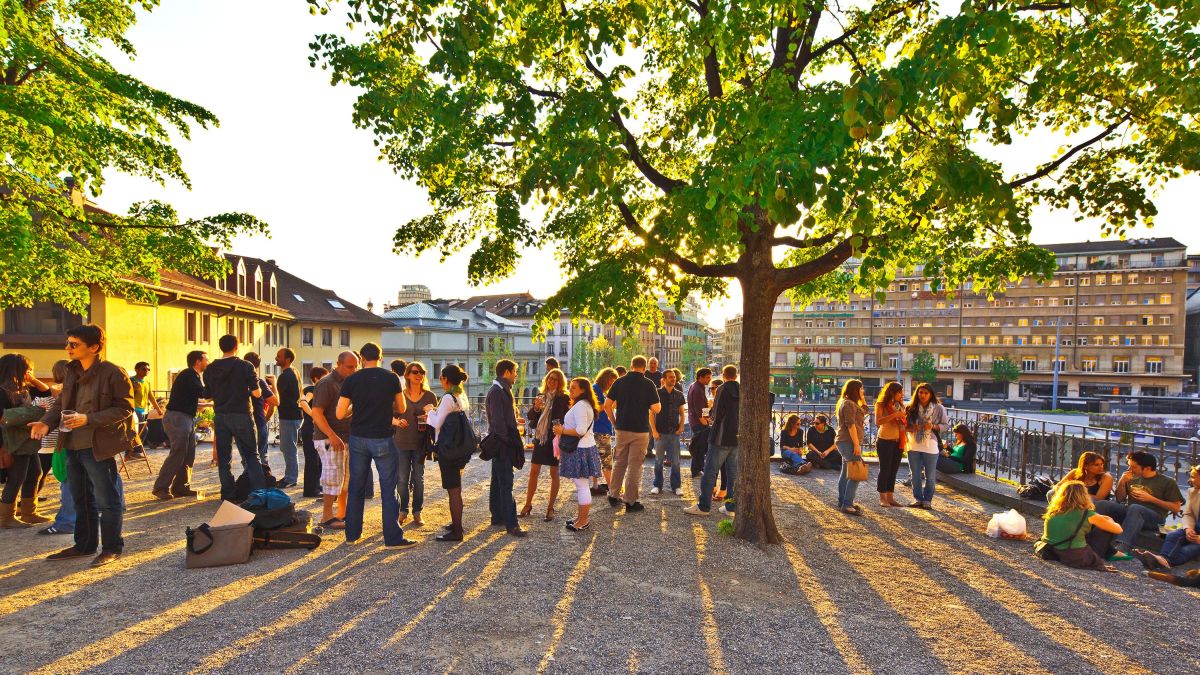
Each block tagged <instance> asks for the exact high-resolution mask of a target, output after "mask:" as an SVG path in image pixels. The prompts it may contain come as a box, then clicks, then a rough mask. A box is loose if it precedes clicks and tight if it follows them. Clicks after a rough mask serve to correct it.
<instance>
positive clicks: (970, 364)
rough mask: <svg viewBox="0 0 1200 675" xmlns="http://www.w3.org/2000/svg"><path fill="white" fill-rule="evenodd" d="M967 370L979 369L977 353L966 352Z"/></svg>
mask: <svg viewBox="0 0 1200 675" xmlns="http://www.w3.org/2000/svg"><path fill="white" fill-rule="evenodd" d="M967 370H979V355H978V354H968V355H967Z"/></svg>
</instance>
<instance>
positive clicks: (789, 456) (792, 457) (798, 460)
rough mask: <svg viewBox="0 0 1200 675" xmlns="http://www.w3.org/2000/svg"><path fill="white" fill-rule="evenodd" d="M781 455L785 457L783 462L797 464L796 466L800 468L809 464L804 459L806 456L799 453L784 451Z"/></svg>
mask: <svg viewBox="0 0 1200 675" xmlns="http://www.w3.org/2000/svg"><path fill="white" fill-rule="evenodd" d="M781 454H782V455H783V461H785V462H791V463H792V464H795V465H796V466H800V465H801V464H807V463H808V460H807V459H805V458H804V455H801V454H800V453H798V452H794V451H792V450H784V451H783V452H782V453H781Z"/></svg>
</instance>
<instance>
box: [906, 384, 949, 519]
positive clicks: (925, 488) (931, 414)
mask: <svg viewBox="0 0 1200 675" xmlns="http://www.w3.org/2000/svg"><path fill="white" fill-rule="evenodd" d="M907 412H908V419H907V422H908V438H907V445H906V446H905V448H906V449H907V450H908V469H909V471H910V472H911V473H912V491H913V500H914V501H913V503H912V504H909V506H911V507H913V508H918V509H926V510H929V509H932V508H933V495H934V492H935V490H936V489H937V461H938V457H941V455H942V449H941V447H940V446H941V443H939V442H938V439H939V438H940V437H941V434H942V431H943V430H945V429H946V427H948V426H950V418H949V416H947V415H946V409H945V408H943V407H942V404H941V403H940V402H938V398H937V394H935V393H933V387H930V386H929V385H928V384H925V383H924V382H922V383H921V384H918V385H917V388H916V389H914V390H913V396H912V400H911V401H910V402H909V404H908V409H907Z"/></svg>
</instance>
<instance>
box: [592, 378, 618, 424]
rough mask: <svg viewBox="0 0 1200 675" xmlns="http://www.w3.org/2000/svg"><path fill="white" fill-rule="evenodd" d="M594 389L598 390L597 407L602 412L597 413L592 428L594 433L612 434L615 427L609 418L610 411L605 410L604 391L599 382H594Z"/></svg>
mask: <svg viewBox="0 0 1200 675" xmlns="http://www.w3.org/2000/svg"><path fill="white" fill-rule="evenodd" d="M592 391H594V392H596V407H597V409H598V410H599V411H600V414H599V415H596V422H595V426H594V427H593V428H592V433H596V434H601V435H604V436H611V435H612V432H613V427H612V422H611V421H609V419H608V413H606V412H604V392H603V391H601V390H600V385H599V384H593V385H592Z"/></svg>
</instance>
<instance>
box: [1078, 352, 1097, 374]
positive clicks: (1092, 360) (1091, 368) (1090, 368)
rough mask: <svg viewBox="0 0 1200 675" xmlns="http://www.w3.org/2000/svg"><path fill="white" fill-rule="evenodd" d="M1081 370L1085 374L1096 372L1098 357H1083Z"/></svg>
mask: <svg viewBox="0 0 1200 675" xmlns="http://www.w3.org/2000/svg"><path fill="white" fill-rule="evenodd" d="M1080 370H1082V371H1083V372H1085V373H1094V372H1096V357H1094V356H1085V357H1083V363H1082V367H1081V368H1080Z"/></svg>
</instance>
